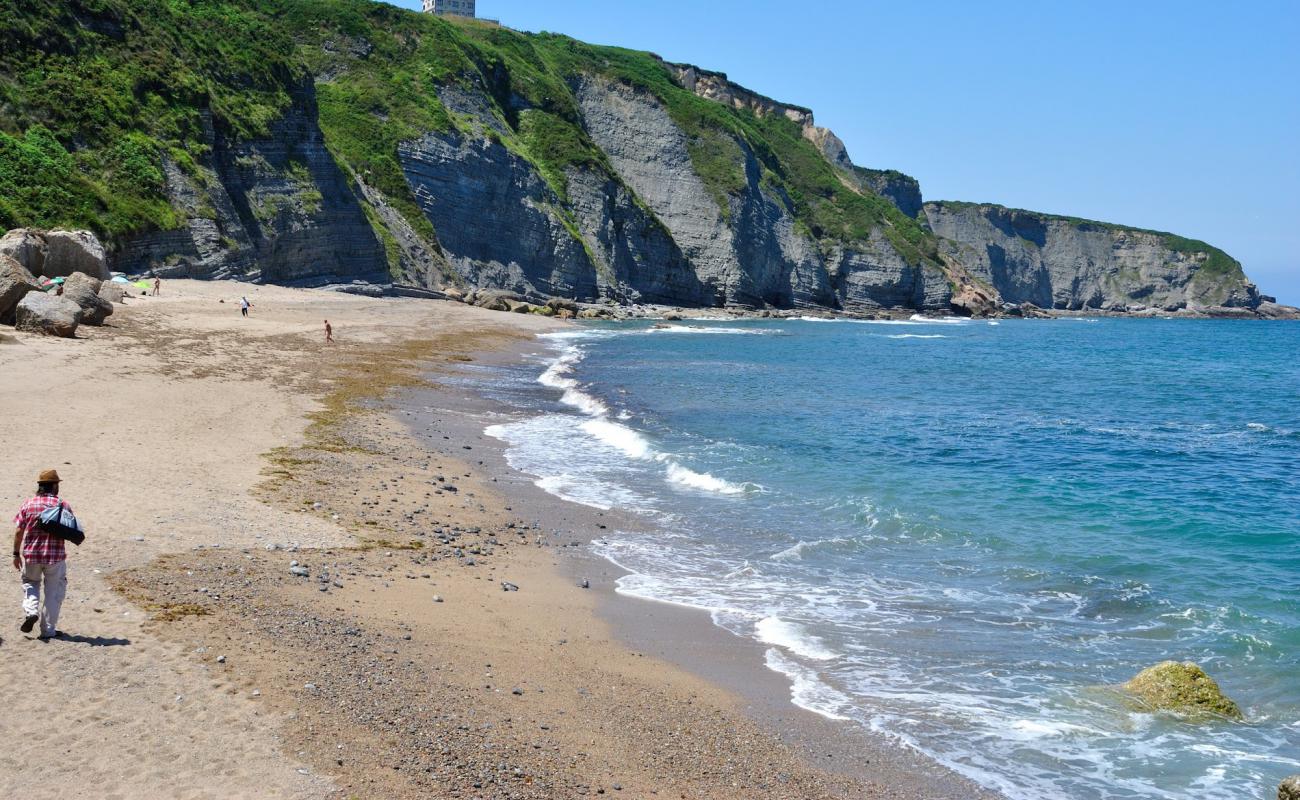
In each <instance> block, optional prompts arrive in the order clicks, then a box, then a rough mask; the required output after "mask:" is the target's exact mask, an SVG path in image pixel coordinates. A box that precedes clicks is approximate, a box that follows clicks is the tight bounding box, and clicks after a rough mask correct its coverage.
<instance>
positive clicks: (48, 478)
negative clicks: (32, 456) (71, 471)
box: [36, 469, 59, 483]
mask: <svg viewBox="0 0 1300 800" xmlns="http://www.w3.org/2000/svg"><path fill="white" fill-rule="evenodd" d="M36 482H37V483H58V482H59V473H58V470H53V469H47V470H45V471H44V472H42V473H41V475H40V477H39V478H37V479H36Z"/></svg>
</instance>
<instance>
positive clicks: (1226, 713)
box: [1123, 661, 1243, 719]
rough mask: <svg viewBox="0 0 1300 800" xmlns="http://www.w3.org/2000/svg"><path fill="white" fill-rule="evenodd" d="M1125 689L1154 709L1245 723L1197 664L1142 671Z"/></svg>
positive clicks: (1166, 664) (1164, 665)
mask: <svg viewBox="0 0 1300 800" xmlns="http://www.w3.org/2000/svg"><path fill="white" fill-rule="evenodd" d="M1123 689H1124V690H1125V691H1126V692H1128V693H1129V694H1131V695H1133V696H1134V697H1136V698H1137V699H1138V700H1141V701H1142V702H1143V703H1145V704H1146V705H1148V706H1150V707H1151V708H1154V709H1158V710H1162V711H1176V712H1182V713H1188V714H1214V715H1218V716H1223V717H1228V718H1231V719H1242V718H1243V715H1242V713H1241V709H1240V708H1239V707H1238V706H1237V704H1236V703H1234V702H1233V701H1232V700H1231V699H1229V698H1228V697H1227V696H1226V695H1225V694H1224V693H1223V690H1221V689H1220V688H1219V684H1217V683H1216V682H1215V681H1214V679H1213V678H1211V677H1210V676H1209V675H1207V674H1205V670H1203V669H1201V668H1200V667H1199V666H1197V665H1196V664H1194V663H1192V662H1190V661H1186V662H1182V663H1180V662H1177V661H1164V662H1162V663H1160V664H1156V665H1155V666H1154V667H1148V668H1147V669H1144V670H1142V672H1140V673H1138V674H1137V676H1136V677H1134V678H1133V679H1132V680H1131V681H1129V682H1128V683H1126V684H1124V686H1123Z"/></svg>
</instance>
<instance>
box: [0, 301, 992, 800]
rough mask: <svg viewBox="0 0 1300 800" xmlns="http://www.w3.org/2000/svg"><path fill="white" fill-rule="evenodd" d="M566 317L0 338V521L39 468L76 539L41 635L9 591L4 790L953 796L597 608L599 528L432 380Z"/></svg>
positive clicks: (684, 637) (422, 305)
mask: <svg viewBox="0 0 1300 800" xmlns="http://www.w3.org/2000/svg"><path fill="white" fill-rule="evenodd" d="M241 294H247V295H248V297H249V299H250V301H251V302H252V303H253V309H252V313H251V315H250V317H249V318H247V319H242V318H241V317H240V315H239V311H238V300H239V297H240V295H241ZM326 318H328V319H329V320H330V321H331V323H332V324H333V327H334V331H335V336H336V338H337V340H338V343H337V345H334V346H327V345H326V344H325V343H324V341H323V339H324V336H323V320H324V319H326ZM562 325H563V323H559V322H555V321H552V320H548V319H545V318H540V317H534V316H529V315H520V314H502V313H495V312H487V311H482V310H480V309H475V308H469V307H466V306H461V305H457V304H453V303H444V302H434V301H424V300H414V299H383V300H375V299H367V298H361V297H352V296H347V295H339V294H332V293H325V292H317V291H310V290H295V289H284V288H275V287H265V286H262V287H254V286H248V285H242V284H233V283H222V282H216V283H200V282H191V281H171V282H166V283H165V285H164V287H163V295H162V296H161V297H158V298H152V297H150V298H132V299H129V300H128V301H127V302H126V304H125V305H124V306H120V307H119V308H118V310H117V313H116V314H115V315H114V316H113V317H112V318H110V320H109V324H108V325H106V326H105V327H103V328H98V329H96V328H84V327H83V328H82V330H81V333H80V337H81V338H79V339H77V340H56V339H45V338H40V337H34V336H29V335H24V334H18V335H7V336H6V337H5V339H4V340H3V341H0V374H2V375H3V376H4V380H3V382H0V399H2V401H3V403H4V408H5V409H6V411H7V412H8V414H7V417H8V420H9V422H8V423H7V424H6V428H5V438H6V442H7V452H8V454H9V457H8V458H7V459H5V461H4V463H3V465H0V486H2V487H3V489H0V495H2V496H3V499H4V500H5V502H6V503H7V504H8V506H9V507H10V508H11V509H12V510H11V511H9V512H7V513H9V514H12V512H13V510H16V509H17V507H18V506H19V504H20V503H21V502H22V500H23V499H25V498H26V497H27V496H28V495H29V494H30V493H31V491H32V489H33V482H34V478H35V475H36V473H37V472H38V471H39V470H41V469H46V468H57V469H58V470H59V471H60V473H61V474H62V476H63V479H64V483H63V496H64V497H65V498H66V499H67V500H68V501H69V502H70V503H71V504H72V505H73V507H74V508H75V509H76V511H77V513H78V516H79V517H80V518H81V519H82V521H83V523H84V524H85V525H86V527H87V529H88V531H89V534H88V538H87V541H86V543H85V545H84V546H83V547H81V548H80V549H77V550H75V551H74V552H72V554H71V559H70V567H69V593H68V600H67V602H66V604H65V606H64V610H63V616H62V619H61V621H60V626H59V627H60V629H61V630H62V631H64V633H65V634H66V636H65V637H64V638H63V639H57V640H52V641H49V642H41V641H37V640H36V639H35V638H33V637H28V636H25V635H23V634H21V633H19V632H18V630H17V623H18V621H19V619H20V609H19V598H20V592H19V587H18V582H17V578H16V576H14V577H12V578H11V579H12V581H13V583H12V584H11V590H12V594H11V601H12V603H13V605H12V607H11V618H12V623H13V624H12V625H11V626H7V627H5V628H2V629H0V636H2V637H3V643H2V644H0V677H3V678H4V680H5V684H6V685H7V686H9V687H11V691H10V694H9V700H8V702H7V708H6V711H5V713H4V714H3V716H0V736H3V737H4V740H5V741H6V743H7V744H8V747H6V748H5V752H4V754H3V755H0V796H4V797H11V796H13V797H18V796H22V797H32V798H40V797H63V796H68V795H69V794H72V793H74V792H75V793H77V794H80V795H83V796H86V793H87V787H93V789H91V790H90V792H91V794H90V796H94V797H105V798H136V797H139V798H146V797H147V798H157V797H178V798H180V797H184V798H201V797H214V798H215V797H289V798H296V797H303V798H307V797H312V798H315V797H326V798H332V797H339V798H342V797H484V798H487V797H493V798H496V797H500V798H513V797H520V798H524V797H539V798H540V797H556V798H567V797H579V796H590V795H599V794H605V795H619V796H626V797H652V796H659V797H690V798H736V797H746V798H796V797H797V798H851V797H853V798H855V797H897V798H921V797H949V796H951V797H957V796H962V797H970V796H978V795H976V794H974V793H972V792H971V790H970V788H969V787H968V786H966V785H965V784H964V783H962V782H961V781H958V780H957V779H955V778H953V777H951V776H950V775H948V774H947V773H946V772H944V771H942V770H939V769H938V768H936V767H934V766H933V765H928V764H926V763H925V762H924V761H922V760H920V759H919V758H918V757H916V756H914V755H911V754H909V753H906V752H903V751H901V750H898V749H896V748H893V747H892V746H890V745H888V743H884V742H881V741H877V740H870V741H867V740H859V739H855V738H853V737H852V736H850V735H848V734H847V733H846V732H844V731H841V730H831V728H834V727H835V726H828V725H827V724H826V723H824V722H819V721H818V720H817V719H815V718H804V717H803V715H802V712H798V713H795V712H794V710H793V709H792V708H790V707H788V704H787V703H785V702H784V697H783V696H782V692H783V687H782V686H781V685H780V682H779V681H777V680H775V679H774V676H772V675H771V674H770V673H764V672H763V671H762V670H761V662H760V661H758V660H757V659H755V658H752V656H753V652H752V650H750V649H748V648H749V645H747V644H744V643H741V642H739V641H738V640H736V641H734V642H733V641H732V640H731V638H730V637H729V635H727V634H723V633H721V632H720V631H717V630H716V629H713V628H712V627H711V626H709V625H708V623H707V619H701V618H696V617H692V616H690V615H687V614H684V613H681V612H678V611H676V610H670V609H665V608H661V607H658V606H651V605H649V604H643V603H637V602H635V601H630V600H626V599H623V598H618V597H617V596H615V595H614V594H613V592H612V579H613V577H614V575H612V574H611V573H612V572H613V570H612V568H611V567H610V566H609V565H607V564H603V563H597V562H594V561H593V560H592V558H591V557H590V556H589V555H587V554H586V553H585V549H584V548H583V547H582V545H583V544H584V543H585V542H586V541H588V540H589V539H590V538H591V537H593V536H596V535H598V530H599V525H600V524H601V523H600V521H599V519H598V518H597V517H596V516H595V512H589V511H588V510H586V509H580V508H578V507H574V506H569V505H567V504H564V503H561V502H559V501H556V500H554V499H551V498H549V497H548V496H545V495H543V494H542V493H541V492H540V491H539V490H537V489H535V487H532V486H531V484H530V483H529V482H528V481H527V480H526V479H524V478H522V477H521V476H517V475H512V474H510V473H509V471H508V468H506V467H505V465H504V463H503V461H502V459H501V458H500V453H499V448H495V449H494V445H493V444H492V443H491V442H490V441H487V440H484V438H483V437H482V435H481V430H482V428H481V426H480V425H479V424H478V422H477V420H478V417H476V416H475V412H477V411H482V409H483V405H482V403H480V401H478V400H475V399H473V398H467V397H465V396H463V393H462V392H460V390H458V389H456V388H455V387H454V385H450V384H449V385H448V386H443V387H441V388H439V387H438V386H437V385H436V384H437V383H438V375H439V374H440V373H441V374H452V375H454V374H455V373H456V371H457V370H460V369H464V368H465V367H466V365H474V364H476V363H479V362H481V361H482V360H483V359H485V358H488V359H489V360H490V358H491V357H496V358H509V357H512V356H511V355H510V354H512V353H515V352H517V351H519V350H520V349H524V348H526V347H527V346H528V344H529V342H530V341H531V340H532V339H533V338H534V337H535V336H536V334H538V333H541V332H545V331H547V330H554V329H557V328H559V327H560V326H562ZM485 354H496V355H495V356H489V355H485ZM438 397H441V398H443V400H444V401H445V406H446V408H445V411H446V413H444V414H438V415H434V416H433V417H422V418H421V419H426V420H427V419H434V420H435V422H433V423H429V422H427V421H426V422H421V423H415V422H413V420H414V419H415V417H414V415H412V414H411V413H410V411H409V409H404V408H403V406H402V403H403V402H420V403H429V402H437V401H436V400H431V399H430V398H438ZM585 577H589V580H590V585H591V588H590V589H586V588H582V586H581V585H580V583H581V581H582V579H583V578H585ZM700 651H707V652H710V653H713V654H714V655H713V656H711V657H702V656H700ZM733 662H734V663H733ZM684 667H690V669H689V670H688V669H686V668H684ZM745 685H749V686H750V688H751V689H753V690H754V691H752V692H746V693H742V692H740V691H737V689H739V688H742V687H743V686H745ZM759 698H766V700H765V701H764V700H761V699H759Z"/></svg>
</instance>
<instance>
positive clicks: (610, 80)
mask: <svg viewBox="0 0 1300 800" xmlns="http://www.w3.org/2000/svg"><path fill="white" fill-rule="evenodd" d="M226 9H227V11H226V13H225V14H224V16H221V17H220V18H216V17H213V16H210V15H202V14H199V13H198V12H197V11H194V10H193V9H190V8H189V7H188V6H179V5H176V4H165V3H162V2H160V0H111V2H104V3H88V2H72V3H68V4H62V5H60V6H59V8H58V10H57V11H54V12H49V13H46V12H39V13H38V12H36V11H34V10H24V9H18V10H17V11H16V12H15V13H14V14H11V15H9V17H7V18H6V20H4V21H3V22H0V44H3V45H4V47H3V48H0V75H3V76H4V77H5V86H6V87H7V88H6V89H5V99H6V102H5V103H4V104H3V105H0V122H2V123H3V124H0V197H2V198H3V199H2V200H0V225H3V226H4V227H6V228H18V227H31V228H36V229H45V228H59V227H71V228H77V229H85V230H88V231H91V232H93V233H95V234H97V235H98V236H99V239H100V240H101V241H102V242H104V245H105V256H106V263H107V266H108V268H109V269H111V270H116V271H120V272H124V273H128V274H132V275H141V274H149V275H159V276H163V277H193V278H204V279H210V278H236V279H240V280H249V281H261V282H266V283H280V284H288V285H293V286H313V287H329V288H335V289H339V290H343V291H350V292H356V293H364V294H378V293H384V292H398V291H402V292H408V293H420V292H422V291H423V292H433V293H435V294H441V293H444V292H446V291H447V290H454V291H455V292H457V293H460V294H461V295H462V296H464V295H469V294H472V293H474V292H476V291H480V290H489V291H499V292H507V293H510V294H512V295H516V296H518V297H519V298H521V300H523V301H527V302H529V303H531V304H532V305H540V306H545V305H546V302H547V301H548V300H549V299H551V298H562V299H566V300H571V301H578V302H581V303H585V304H591V305H592V306H593V307H596V308H608V307H612V308H614V309H624V312H619V311H613V312H611V313H626V310H627V309H634V308H636V307H642V308H647V307H651V308H652V307H657V306H658V307H668V308H674V307H682V308H692V309H702V308H712V309H730V310H737V311H768V312H781V311H792V310H793V311H813V312H817V313H822V312H828V313H845V314H857V315H878V314H898V313H916V312H923V313H940V314H947V313H956V314H965V315H997V314H1007V313H1018V314H1030V315H1035V314H1038V313H1044V312H1045V313H1080V312H1086V313H1114V314H1173V313H1179V314H1187V315H1198V316H1204V315H1217V316H1244V317H1289V316H1295V315H1296V314H1297V312H1296V311H1295V310H1294V309H1291V308H1289V307H1286V306H1280V305H1278V304H1277V303H1276V302H1274V300H1273V298H1271V297H1268V296H1266V295H1264V294H1261V293H1260V292H1259V290H1258V289H1257V288H1256V287H1255V285H1254V284H1252V283H1251V282H1250V281H1249V280H1248V279H1247V277H1246V275H1245V273H1244V272H1243V270H1242V266H1241V264H1240V263H1239V262H1237V261H1236V260H1235V259H1233V258H1232V257H1231V256H1229V255H1228V254H1226V253H1224V252H1223V251H1222V250H1219V249H1218V248H1215V247H1213V246H1211V245H1209V244H1206V243H1204V242H1201V241H1197V240H1194V239H1188V238H1183V237H1181V236H1176V235H1173V234H1167V233H1161V232H1155V231H1145V230H1139V229H1135V228H1128V227H1124V226H1119V225H1112V224H1107V223H1100V222H1092V221H1087V220H1079V219H1073V218H1068V217H1059V216H1053V215H1048V214H1040V213H1036V212H1031V211H1021V210H1014V209H1006V208H1002V207H999V206H992V205H976V204H967V203H951V202H926V201H925V200H924V198H923V196H922V191H921V187H920V185H919V184H918V182H917V181H916V180H915V179H913V178H910V177H909V176H907V175H905V174H903V173H901V172H897V171H895V170H888V169H869V168H865V167H861V166H859V165H857V164H856V163H854V161H853V160H852V159H851V158H850V157H849V154H848V152H847V150H846V149H845V146H844V144H843V142H842V141H841V140H840V138H839V137H838V136H836V135H835V134H834V132H832V131H830V130H827V129H825V128H822V127H819V126H818V125H817V124H816V122H815V120H814V116H813V112H812V111H811V110H809V109H807V108H803V107H800V106H796V105H791V104H787V103H782V102H778V101H776V100H773V99H771V98H768V97H764V96H763V95H761V94H758V93H756V92H754V91H751V90H749V89H746V88H745V87H742V86H739V85H737V84H735V83H733V82H732V81H730V80H729V79H728V78H727V76H726V75H725V74H723V73H719V72H712V71H708V70H704V69H700V68H698V67H695V66H691V65H684V64H673V63H669V62H666V61H664V60H662V59H660V58H658V57H657V56H654V55H653V54H650V53H644V52H636V51H630V50H623V49H620V48H612V47H597V46H592V45H588V44H585V43H583V42H579V41H576V40H573V39H570V38H568V37H564V36H559V35H553V34H526V33H520V32H516V31H513V30H509V29H506V28H503V27H500V26H497V25H493V24H488V23H482V22H474V21H460V22H453V21H449V20H446V19H441V18H435V17H432V16H429V15H421V14H415V13H410V12H406V11H402V10H400V9H396V8H392V7H389V6H386V5H383V4H375V3H371V2H367V1H366V0H348V2H342V3H337V4H332V5H329V6H326V7H321V6H320V5H319V4H316V3H310V2H308V1H307V0H278V1H277V2H276V3H273V4H270V5H267V4H264V3H252V2H244V1H242V0H241V1H239V2H234V3H231V4H228V5H227V7H226ZM254 30H255V31H256V32H257V35H255V36H254V35H250V34H249V31H254ZM214 39H219V40H221V41H224V42H227V43H228V44H229V46H230V48H232V52H231V53H224V52H223V53H216V52H214V51H212V50H211V49H210V48H207V47H206V46H205V44H204V42H205V41H211V40H214ZM42 54H50V56H51V57H46V56H44V55H42ZM232 56H237V57H232ZM41 59H43V60H41ZM36 60H41V69H39V70H38V69H34V65H35V63H36ZM91 64H93V65H95V67H94V71H95V76H94V77H93V78H91V77H87V76H86V75H84V74H83V73H84V72H85V68H86V67H87V66H88V65H91ZM415 75H420V76H425V77H424V78H422V79H419V80H416V79H414V78H413V77H412V78H410V80H403V79H402V76H408V77H409V76H415ZM162 76H167V77H166V80H164V79H163V78H162ZM121 87H130V88H128V89H122V88H121ZM93 277H101V276H93ZM103 277H106V276H103ZM634 313H635V312H634Z"/></svg>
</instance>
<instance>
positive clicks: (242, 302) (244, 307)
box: [239, 297, 253, 317]
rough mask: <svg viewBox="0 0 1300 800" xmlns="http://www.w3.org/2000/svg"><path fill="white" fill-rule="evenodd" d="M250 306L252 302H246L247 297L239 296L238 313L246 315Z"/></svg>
mask: <svg viewBox="0 0 1300 800" xmlns="http://www.w3.org/2000/svg"><path fill="white" fill-rule="evenodd" d="M252 307H253V304H252V303H250V302H248V298H247V297H240V298H239V313H240V314H242V315H243V316H245V317H246V316H248V309H250V308H252Z"/></svg>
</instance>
